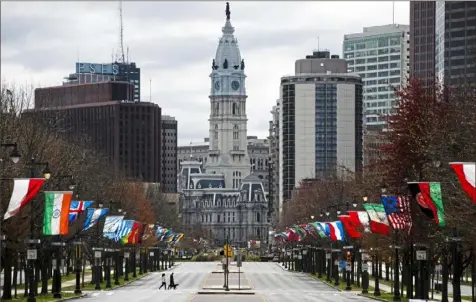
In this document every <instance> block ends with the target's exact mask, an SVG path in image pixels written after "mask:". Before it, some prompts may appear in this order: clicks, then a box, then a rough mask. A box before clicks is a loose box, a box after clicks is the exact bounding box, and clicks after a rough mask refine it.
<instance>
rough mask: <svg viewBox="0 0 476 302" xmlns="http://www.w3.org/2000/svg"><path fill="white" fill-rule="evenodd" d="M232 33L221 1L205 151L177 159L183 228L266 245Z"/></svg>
mask: <svg viewBox="0 0 476 302" xmlns="http://www.w3.org/2000/svg"><path fill="white" fill-rule="evenodd" d="M234 31H235V29H234V28H233V27H232V26H231V22H230V8H229V4H228V3H227V5H226V22H225V26H224V27H223V28H222V33H223V35H222V37H221V38H220V40H219V44H218V48H217V52H216V55H215V58H214V59H213V62H212V72H211V74H210V80H211V81H210V86H211V87H210V88H211V90H210V118H209V120H208V121H209V144H208V150H207V154H206V157H204V159H205V160H204V161H198V160H196V158H195V157H194V156H193V154H192V153H190V157H189V159H188V160H185V161H183V160H182V161H181V163H180V174H179V175H178V183H179V192H180V193H181V196H182V199H181V205H182V218H183V222H184V226H185V228H186V229H188V230H187V231H189V232H192V230H193V229H196V228H197V227H199V226H201V227H202V229H203V230H204V231H205V232H207V233H208V234H207V235H208V237H210V238H214V239H215V242H213V241H212V242H211V243H212V244H223V242H224V241H225V238H227V237H228V239H229V240H230V241H231V242H232V244H234V245H236V246H240V247H245V246H247V242H248V241H249V240H259V241H261V242H263V243H267V241H268V202H267V199H266V193H265V192H266V191H265V189H264V187H263V183H262V179H261V178H260V177H259V176H257V175H254V173H252V167H255V166H256V165H257V164H258V163H254V166H253V161H252V160H250V156H249V154H248V148H249V143H248V137H247V121H248V120H247V117H246V98H247V95H246V86H245V79H246V75H245V62H244V60H243V59H242V58H241V55H240V50H239V48H238V41H237V39H236V38H235V36H234V35H233V33H234ZM263 149H265V150H267V149H268V147H264V148H263ZM191 152H193V151H192V150H191ZM267 160H268V159H267V153H266V157H265V158H264V159H263V160H262V161H260V163H259V165H260V166H263V167H264V166H266V165H267ZM179 161H180V160H179ZM265 176H267V175H265Z"/></svg>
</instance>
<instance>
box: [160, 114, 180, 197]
mask: <svg viewBox="0 0 476 302" xmlns="http://www.w3.org/2000/svg"><path fill="white" fill-rule="evenodd" d="M161 129H162V192H164V193H177V173H178V170H177V129H178V128H177V120H176V119H175V118H174V117H172V116H168V115H162V127H161Z"/></svg>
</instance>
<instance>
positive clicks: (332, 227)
mask: <svg viewBox="0 0 476 302" xmlns="http://www.w3.org/2000/svg"><path fill="white" fill-rule="evenodd" d="M327 227H328V228H329V238H330V239H331V240H332V241H344V227H343V226H342V222H340V221H334V222H328V223H327Z"/></svg>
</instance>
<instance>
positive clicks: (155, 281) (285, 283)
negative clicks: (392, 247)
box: [86, 262, 373, 302]
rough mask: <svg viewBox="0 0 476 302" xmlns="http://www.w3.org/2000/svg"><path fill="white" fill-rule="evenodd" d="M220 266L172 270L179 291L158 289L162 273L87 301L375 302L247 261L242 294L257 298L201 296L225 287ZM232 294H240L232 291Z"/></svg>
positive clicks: (182, 265) (235, 276) (232, 281)
mask: <svg viewBox="0 0 476 302" xmlns="http://www.w3.org/2000/svg"><path fill="white" fill-rule="evenodd" d="M216 265H217V263H213V262H208V263H207V262H183V263H180V264H179V265H178V266H176V267H175V268H173V269H172V270H169V271H166V272H165V273H166V276H167V283H168V278H169V275H170V273H171V272H174V277H175V283H178V284H179V286H178V287H177V289H176V290H163V289H162V290H158V287H159V286H160V276H161V274H162V273H152V274H150V275H149V276H147V277H145V278H142V279H141V280H138V281H136V282H134V283H132V284H130V285H127V286H124V287H122V288H119V289H117V290H112V291H98V292H91V293H89V294H88V297H87V298H86V299H87V300H89V301H90V302H94V301H114V302H121V301H124V302H126V301H127V302H149V301H150V302H152V301H154V302H161V301H164V302H165V301H173V302H215V301H217V302H218V301H220V302H221V301H225V302H239V301H243V302H258V301H260V302H261V301H265V302H287V301H289V302H291V301H292V302H296V301H309V302H317V301H323V302H345V301H362V302H365V301H369V302H370V301H373V300H368V299H366V298H363V297H360V296H357V295H356V294H355V293H345V292H339V291H336V290H334V289H333V288H331V287H329V286H327V285H325V284H323V283H321V282H319V281H317V280H315V279H313V278H311V277H308V276H306V275H305V274H303V273H290V272H287V271H284V270H283V269H282V268H280V267H279V266H278V265H276V263H271V262H269V263H260V262H245V263H243V267H242V271H243V274H240V285H242V286H244V287H249V288H250V289H245V290H242V291H241V292H254V293H255V294H254V295H239V294H230V295H225V294H224V291H223V289H219V290H210V291H211V292H217V291H218V292H220V293H219V294H199V292H203V291H204V288H209V287H214V288H216V289H218V288H221V287H222V286H223V274H216V273H215V274H214V273H212V271H215V270H216ZM237 286H238V274H236V273H235V274H230V287H232V288H234V287H237ZM231 292H236V290H232V291H231Z"/></svg>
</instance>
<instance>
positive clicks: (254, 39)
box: [0, 1, 408, 143]
mask: <svg viewBox="0 0 476 302" xmlns="http://www.w3.org/2000/svg"><path fill="white" fill-rule="evenodd" d="M1 7H2V10H1V13H2V15H1V23H0V26H1V34H2V37H1V47H2V54H1V59H2V65H3V67H4V69H5V70H8V73H5V76H6V75H7V74H8V77H9V78H8V79H7V80H11V81H14V82H17V83H24V82H28V81H31V80H32V79H33V81H34V82H35V83H41V84H42V85H43V86H47V85H55V84H58V82H60V81H61V79H62V77H63V76H65V75H67V74H68V73H70V72H73V71H74V63H75V61H76V60H77V57H78V53H79V55H80V61H90V62H109V60H110V59H111V54H112V53H113V50H114V53H115V51H116V50H117V48H118V42H119V32H118V28H119V24H118V23H119V22H118V1H114V2H106V1H104V2H101V1H89V2H86V1H85V2H79V1H78V2H59V1H52V2H39V1H36V2H23V1H21V2H15V1H10V2H2V3H1ZM395 7H396V10H395V12H396V17H397V18H396V21H397V22H400V23H402V22H403V23H406V22H408V3H406V2H403V3H402V2H396V3H395ZM356 9H358V10H359V11H360V12H361V13H359V14H356V13H355V10H356ZM224 10H225V4H224V2H199V1H196V2H182V1H169V2H160V1H159V2H153V1H149V2H138V1H130V2H127V1H124V2H123V15H124V26H125V28H124V39H125V40H124V43H125V46H129V47H130V58H131V60H132V61H134V62H136V63H137V64H138V66H139V67H141V72H142V87H141V89H142V96H143V100H146V101H147V100H148V94H149V93H148V91H149V83H148V79H149V78H151V79H152V82H153V87H152V89H153V91H152V92H153V93H152V96H153V101H154V102H155V103H158V104H159V105H160V106H161V107H162V109H163V113H164V114H169V115H172V116H175V117H176V119H177V120H178V124H179V141H180V142H181V143H188V142H189V141H190V140H191V139H193V140H194V141H197V142H198V141H202V139H203V137H204V136H207V135H208V114H209V99H208V93H209V85H210V82H209V79H208V75H209V72H210V63H211V60H212V58H213V57H214V56H215V52H216V47H217V43H218V39H219V37H220V36H221V27H222V26H223V24H224V21H225V15H224V14H225V12H224ZM391 12H392V4H391V3H390V2H386V3H383V2H382V3H380V2H372V3H364V2H348V3H345V2H297V1H293V2H258V1H241V2H231V21H232V24H233V26H234V27H235V29H236V31H235V35H236V36H237V38H238V41H239V46H240V50H241V53H242V56H243V57H244V58H245V60H246V63H247V64H246V66H247V68H246V72H247V76H248V78H247V93H248V95H249V98H248V104H249V105H248V106H247V108H248V112H247V113H248V119H249V122H248V129H249V131H248V132H249V135H256V134H258V135H263V136H266V135H267V129H268V120H269V119H270V114H269V110H270V109H271V106H273V105H274V104H275V100H276V98H277V97H279V78H280V77H281V76H283V75H285V74H290V73H292V72H293V69H294V60H295V59H298V58H303V57H304V56H305V55H306V54H309V53H311V52H312V50H313V48H317V46H318V43H317V37H319V40H320V47H321V48H329V49H330V50H331V52H332V53H336V54H341V51H342V38H343V35H344V34H345V33H352V32H360V31H361V30H362V27H363V26H373V25H382V24H386V23H390V22H391V19H392V14H391ZM401 16H404V17H401ZM401 20H403V21H401ZM3 75H4V73H3V70H2V76H3Z"/></svg>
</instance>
